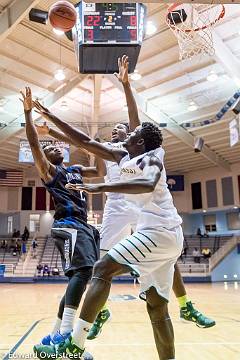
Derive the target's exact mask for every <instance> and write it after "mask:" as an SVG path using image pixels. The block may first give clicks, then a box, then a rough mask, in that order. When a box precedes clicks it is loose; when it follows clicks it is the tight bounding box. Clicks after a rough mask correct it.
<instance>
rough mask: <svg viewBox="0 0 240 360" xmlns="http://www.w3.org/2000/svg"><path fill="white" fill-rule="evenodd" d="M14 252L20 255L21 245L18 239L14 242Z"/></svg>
mask: <svg viewBox="0 0 240 360" xmlns="http://www.w3.org/2000/svg"><path fill="white" fill-rule="evenodd" d="M15 251H16V253H18V255H19V256H20V255H21V243H20V241H19V239H17V241H16V246H15Z"/></svg>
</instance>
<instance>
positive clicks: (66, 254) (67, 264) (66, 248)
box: [64, 239, 70, 270]
mask: <svg viewBox="0 0 240 360" xmlns="http://www.w3.org/2000/svg"><path fill="white" fill-rule="evenodd" d="M69 254H70V240H69V239H66V240H65V241H64V257H65V270H67V269H68V268H69V267H70V256H69Z"/></svg>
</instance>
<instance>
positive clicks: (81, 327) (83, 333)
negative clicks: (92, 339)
mask: <svg viewBox="0 0 240 360" xmlns="http://www.w3.org/2000/svg"><path fill="white" fill-rule="evenodd" d="M91 327H92V323H89V322H87V321H85V320H82V319H77V321H76V324H75V326H74V329H73V333H72V337H73V342H74V344H76V345H77V346H79V347H80V348H81V349H84V343H85V340H86V338H87V336H88V333H89V330H90V329H91Z"/></svg>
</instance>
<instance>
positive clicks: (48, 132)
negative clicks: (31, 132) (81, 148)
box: [35, 122, 74, 145]
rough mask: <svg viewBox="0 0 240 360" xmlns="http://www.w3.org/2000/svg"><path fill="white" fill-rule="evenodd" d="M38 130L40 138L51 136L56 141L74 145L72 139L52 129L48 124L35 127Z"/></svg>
mask: <svg viewBox="0 0 240 360" xmlns="http://www.w3.org/2000/svg"><path fill="white" fill-rule="evenodd" d="M35 127H36V129H37V133H38V135H40V136H51V137H53V138H54V139H56V140H59V141H63V142H65V143H67V144H70V145H74V142H73V141H72V139H70V138H69V137H68V136H66V135H64V134H63V133H62V132H61V131H57V130H55V129H52V128H50V127H49V126H48V125H47V123H46V122H44V124H43V125H37V124H36V125H35Z"/></svg>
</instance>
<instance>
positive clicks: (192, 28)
mask: <svg viewBox="0 0 240 360" xmlns="http://www.w3.org/2000/svg"><path fill="white" fill-rule="evenodd" d="M182 9H184V10H185V13H186V15H187V18H186V20H185V21H184V18H183V13H182V12H181V10H182ZM175 14H176V15H177V16H178V21H174V15H175ZM171 15H172V17H171V21H170V20H169V18H168V17H167V19H166V21H167V25H168V26H169V28H170V29H171V30H172V31H173V33H174V35H175V36H176V38H177V40H178V45H179V55H180V60H184V59H191V58H193V57H194V56H197V55H201V54H202V55H210V56H213V55H214V53H215V50H214V45H213V36H212V30H213V28H214V25H215V24H216V23H217V22H218V21H219V20H220V19H221V18H223V17H224V15H225V8H224V6H223V5H222V4H214V5H212V4H173V5H172V6H170V7H169V9H168V16H171Z"/></svg>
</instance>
